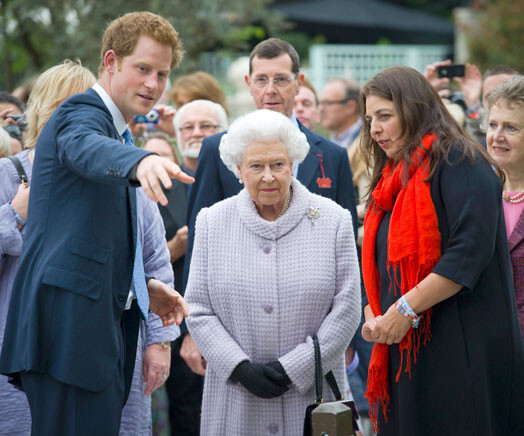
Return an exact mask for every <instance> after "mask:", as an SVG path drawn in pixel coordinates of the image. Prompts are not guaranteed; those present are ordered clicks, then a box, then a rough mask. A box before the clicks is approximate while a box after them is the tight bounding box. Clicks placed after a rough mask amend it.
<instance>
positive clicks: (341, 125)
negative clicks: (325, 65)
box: [319, 78, 362, 150]
mask: <svg viewBox="0 0 524 436" xmlns="http://www.w3.org/2000/svg"><path fill="white" fill-rule="evenodd" d="M359 96H360V85H359V84H358V83H357V82H355V81H352V80H346V79H342V78H333V79H331V80H329V81H328V83H327V84H326V85H325V86H324V89H323V90H322V93H321V95H320V103H319V106H320V116H321V119H322V127H325V128H326V129H329V130H331V131H332V132H333V134H332V135H331V137H330V138H329V139H331V140H332V141H333V142H334V143H335V144H338V145H340V146H341V147H344V148H345V149H347V150H349V149H350V148H351V147H352V146H353V145H354V143H355V142H354V141H355V139H356V138H357V136H358V134H359V133H360V128H361V127H362V120H361V118H360V114H359V107H358V99H359Z"/></svg>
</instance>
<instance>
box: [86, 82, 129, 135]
mask: <svg viewBox="0 0 524 436" xmlns="http://www.w3.org/2000/svg"><path fill="white" fill-rule="evenodd" d="M93 91H95V92H96V93H97V94H98V95H99V96H100V98H101V99H102V101H103V102H104V104H105V105H106V107H107V109H108V110H109V112H110V113H111V116H112V117H113V124H114V126H115V129H116V131H117V132H118V134H119V135H120V136H122V135H123V134H124V131H125V130H126V129H127V124H126V121H125V120H124V116H123V115H122V112H120V109H118V106H117V105H116V104H115V102H114V101H113V99H112V98H111V97H110V96H109V94H108V93H107V91H106V90H105V89H104V88H103V87H102V85H100V83H98V82H97V83H95V84H94V85H93Z"/></svg>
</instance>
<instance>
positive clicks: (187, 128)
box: [178, 124, 220, 135]
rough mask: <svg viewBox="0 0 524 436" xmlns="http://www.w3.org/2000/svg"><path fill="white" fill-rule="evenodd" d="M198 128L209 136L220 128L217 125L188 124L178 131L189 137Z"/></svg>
mask: <svg viewBox="0 0 524 436" xmlns="http://www.w3.org/2000/svg"><path fill="white" fill-rule="evenodd" d="M196 127H198V128H199V129H200V131H201V132H202V133H203V134H205V135H207V134H208V133H214V132H215V131H216V130H217V129H218V128H219V127H220V126H219V125H217V124H197V125H193V124H187V125H185V126H182V127H179V128H178V131H179V132H180V133H183V134H184V135H187V134H189V133H192V132H193V131H194V130H195V128H196Z"/></svg>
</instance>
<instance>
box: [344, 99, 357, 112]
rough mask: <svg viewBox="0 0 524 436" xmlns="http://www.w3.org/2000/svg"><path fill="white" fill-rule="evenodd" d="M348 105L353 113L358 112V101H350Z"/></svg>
mask: <svg viewBox="0 0 524 436" xmlns="http://www.w3.org/2000/svg"><path fill="white" fill-rule="evenodd" d="M346 104H347V105H348V107H349V108H350V109H351V112H358V102H357V101H356V100H353V99H351V100H348V101H347V103H346Z"/></svg>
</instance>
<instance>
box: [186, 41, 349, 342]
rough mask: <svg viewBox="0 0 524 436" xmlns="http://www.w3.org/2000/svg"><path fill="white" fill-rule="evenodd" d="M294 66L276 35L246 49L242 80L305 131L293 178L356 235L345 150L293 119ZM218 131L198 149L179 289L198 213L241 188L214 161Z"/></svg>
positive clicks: (260, 103)
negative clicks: (346, 215)
mask: <svg viewBox="0 0 524 436" xmlns="http://www.w3.org/2000/svg"><path fill="white" fill-rule="evenodd" d="M299 69H300V59H299V56H298V53H297V52H296V50H295V49H294V48H293V46H291V44H289V43H287V42H286V41H283V40H281V39H277V38H270V39H267V40H265V41H262V42H261V43H259V44H258V45H257V46H256V47H255V48H254V49H253V51H252V52H251V56H250V59H249V75H248V76H246V77H245V80H246V84H247V86H248V87H249V91H250V93H251V96H252V97H253V101H254V102H255V106H256V108H257V109H270V110H274V111H278V112H280V113H282V114H284V115H286V116H287V117H289V118H291V120H292V121H293V122H295V123H296V124H297V126H298V128H299V129H300V130H301V131H302V132H303V133H304V134H305V135H306V137H307V140H308V142H309V147H310V149H309V153H308V155H307V156H306V158H305V159H304V162H302V163H301V164H300V165H299V166H298V171H297V170H295V174H294V176H295V177H296V178H297V179H298V180H299V181H300V182H301V183H302V184H303V185H304V186H306V187H307V188H308V189H309V190H310V191H311V192H315V193H317V194H320V195H322V196H324V197H328V198H331V199H332V200H334V201H336V202H337V203H338V204H340V205H341V206H342V207H344V208H346V209H348V210H349V211H350V212H351V216H352V217H353V230H354V231H355V237H356V231H357V228H358V225H357V223H358V219H357V211H356V200H355V190H354V187H353V180H352V179H353V178H352V175H351V169H350V168H349V160H348V155H347V152H346V150H345V149H343V148H342V147H339V146H338V145H335V144H333V143H332V142H330V141H328V140H327V139H325V138H323V137H322V136H319V135H317V134H316V133H313V132H312V131H311V130H309V129H307V128H306V127H304V126H303V125H302V124H301V123H300V122H299V121H298V120H297V119H296V118H295V114H294V112H293V107H294V104H295V96H296V95H297V94H298V92H299V90H300V86H301V85H302V82H303V81H304V74H301V73H300V71H299ZM224 133H225V132H222V133H218V134H216V135H213V136H210V137H208V138H206V139H204V142H203V144H202V149H201V151H200V156H199V159H198V166H197V170H196V174H195V183H194V184H193V185H192V187H191V195H190V196H189V203H188V222H189V233H188V241H187V250H186V258H185V262H184V288H185V284H186V283H187V277H188V275H189V266H190V263H191V254H192V251H193V241H194V237H195V221H196V217H197V215H198V212H200V209H202V208H204V207H209V206H212V205H213V204H215V203H216V202H218V201H220V200H223V199H224V198H228V197H231V196H233V195H236V194H238V193H239V192H240V191H241V189H242V187H243V186H242V185H240V184H239V183H238V179H237V178H236V177H235V176H234V175H233V173H232V172H231V171H229V170H228V169H227V167H226V166H225V165H224V164H223V163H222V160H221V159H220V155H219V150H218V147H219V145H220V139H221V138H222V135H223V134H224ZM181 332H182V336H184V335H186V336H187V335H189V333H188V332H187V328H186V326H185V324H182V326H181ZM184 339H187V338H184Z"/></svg>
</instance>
